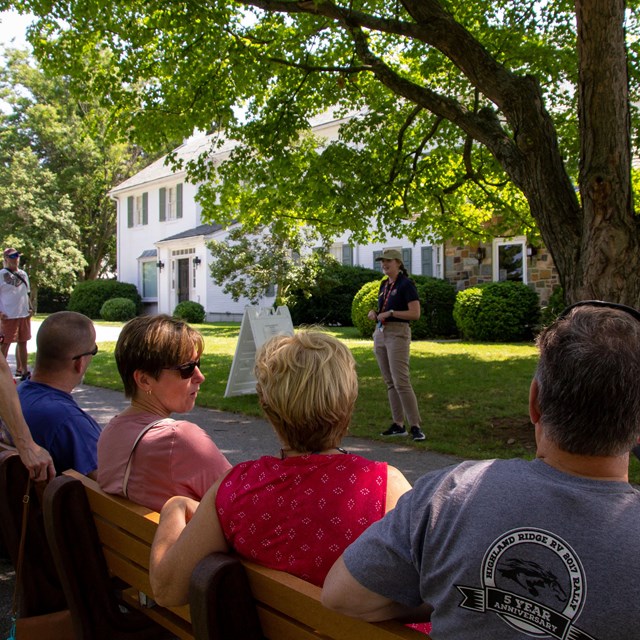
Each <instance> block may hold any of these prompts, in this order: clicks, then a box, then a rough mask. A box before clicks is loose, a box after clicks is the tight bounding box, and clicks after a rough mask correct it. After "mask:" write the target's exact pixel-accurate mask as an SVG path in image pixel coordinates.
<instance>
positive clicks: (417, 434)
mask: <svg viewBox="0 0 640 640" xmlns="http://www.w3.org/2000/svg"><path fill="white" fill-rule="evenodd" d="M411 437H412V438H413V439H414V440H415V441H416V442H417V441H418V440H425V436H424V433H422V429H421V428H420V427H411Z"/></svg>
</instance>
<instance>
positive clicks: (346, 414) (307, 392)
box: [255, 331, 358, 452]
mask: <svg viewBox="0 0 640 640" xmlns="http://www.w3.org/2000/svg"><path fill="white" fill-rule="evenodd" d="M255 375H256V379H257V385H256V390H257V392H258V398H259V400H260V404H261V406H262V409H263V410H264V412H265V414H266V416H267V418H268V419H269V421H270V422H271V424H272V425H273V426H274V428H275V430H276V432H277V433H278V436H279V437H280V438H281V439H282V440H283V441H284V442H285V443H286V445H287V446H289V447H291V448H292V449H294V450H296V451H309V452H313V451H323V450H325V449H331V448H333V447H336V446H338V445H339V444H340V441H341V440H342V438H343V437H344V435H345V434H346V433H347V429H348V428H349V423H350V421H351V415H352V414H353V407H354V405H355V402H356V398H357V397H358V378H357V375H356V365H355V360H354V358H353V356H352V355H351V351H349V349H348V348H347V347H346V346H345V345H344V344H343V343H342V342H340V341H339V340H337V339H336V338H333V337H332V336H330V335H327V334H325V333H320V332H319V331H301V332H299V333H297V334H295V335H293V336H283V335H280V336H274V337H273V338H271V339H270V340H269V341H268V342H266V343H265V344H264V345H263V346H262V348H261V349H260V350H259V351H258V353H257V354H256V365H255Z"/></svg>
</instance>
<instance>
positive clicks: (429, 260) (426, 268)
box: [420, 247, 433, 276]
mask: <svg viewBox="0 0 640 640" xmlns="http://www.w3.org/2000/svg"><path fill="white" fill-rule="evenodd" d="M420 258H421V262H422V275H423V276H433V247H422V248H421V250H420Z"/></svg>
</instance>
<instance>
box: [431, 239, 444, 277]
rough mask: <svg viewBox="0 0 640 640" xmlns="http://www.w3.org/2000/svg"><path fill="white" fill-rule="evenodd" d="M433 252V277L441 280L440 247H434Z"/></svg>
mask: <svg viewBox="0 0 640 640" xmlns="http://www.w3.org/2000/svg"><path fill="white" fill-rule="evenodd" d="M433 250H434V253H435V254H436V257H435V261H434V262H435V264H434V271H433V275H434V276H435V277H436V278H442V277H443V276H442V246H440V245H438V246H435V247H433Z"/></svg>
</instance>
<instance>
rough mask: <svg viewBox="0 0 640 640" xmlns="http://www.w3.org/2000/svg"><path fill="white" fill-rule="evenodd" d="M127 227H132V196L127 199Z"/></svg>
mask: <svg viewBox="0 0 640 640" xmlns="http://www.w3.org/2000/svg"><path fill="white" fill-rule="evenodd" d="M127 227H133V196H129V197H128V198H127Z"/></svg>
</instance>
